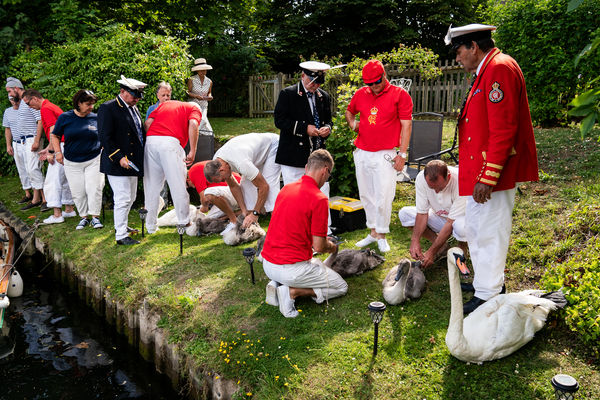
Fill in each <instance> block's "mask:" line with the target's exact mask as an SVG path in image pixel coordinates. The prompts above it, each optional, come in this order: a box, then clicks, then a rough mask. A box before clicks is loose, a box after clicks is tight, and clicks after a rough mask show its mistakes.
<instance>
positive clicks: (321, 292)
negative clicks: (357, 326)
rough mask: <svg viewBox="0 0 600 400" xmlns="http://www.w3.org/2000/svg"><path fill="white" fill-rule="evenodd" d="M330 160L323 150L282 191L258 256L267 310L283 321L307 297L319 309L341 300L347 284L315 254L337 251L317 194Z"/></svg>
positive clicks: (325, 210) (323, 204)
mask: <svg viewBox="0 0 600 400" xmlns="http://www.w3.org/2000/svg"><path fill="white" fill-rule="evenodd" d="M332 168H333V158H332V157H331V154H329V152H328V151H327V150H323V149H321V150H317V151H315V152H313V153H312V154H311V155H310V156H309V157H308V161H307V163H306V169H305V170H306V172H305V175H304V176H302V178H300V179H299V180H297V181H296V182H292V183H290V184H288V185H286V186H284V187H283V189H281V191H280V192H279V195H278V196H277V200H276V201H275V208H274V210H273V215H272V217H271V222H270V223H269V229H268V231H267V237H266V239H265V244H264V247H263V250H262V258H263V269H264V270H265V274H266V275H267V276H268V277H269V278H270V279H271V282H269V284H268V285H267V300H266V302H267V304H270V305H274V306H279V311H281V313H282V314H283V315H284V316H285V317H287V318H294V317H296V316H298V311H296V308H295V307H294V300H295V299H296V298H297V297H301V296H311V297H312V298H313V299H314V300H315V301H316V302H317V303H322V302H323V301H328V300H329V299H332V298H334V297H338V296H343V295H344V294H346V292H347V291H348V284H347V283H346V282H345V281H344V279H343V278H342V277H341V276H340V275H339V274H338V273H337V272H335V271H333V270H332V269H330V268H328V267H326V266H325V265H324V264H323V262H322V261H321V260H319V259H317V258H313V257H312V255H313V250H314V251H316V252H319V253H334V252H335V251H336V250H337V245H336V244H335V243H333V242H332V241H331V240H329V239H327V218H328V211H329V201H328V199H327V196H326V195H324V194H323V193H322V192H321V191H320V190H319V189H320V187H321V186H323V184H324V183H325V182H327V179H328V178H329V175H330V174H331V169H332Z"/></svg>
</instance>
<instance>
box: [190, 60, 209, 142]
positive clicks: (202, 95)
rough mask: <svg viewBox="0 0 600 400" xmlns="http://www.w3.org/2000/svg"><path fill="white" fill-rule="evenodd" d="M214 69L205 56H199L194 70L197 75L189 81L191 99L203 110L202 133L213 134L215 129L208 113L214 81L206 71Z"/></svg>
mask: <svg viewBox="0 0 600 400" xmlns="http://www.w3.org/2000/svg"><path fill="white" fill-rule="evenodd" d="M209 69H212V67H211V66H210V65H208V64H207V63H206V60H205V59H204V58H197V59H196V60H195V61H194V67H193V68H192V71H193V72H196V75H194V76H192V77H191V78H190V79H188V81H187V87H188V91H187V94H188V96H189V98H190V101H193V102H195V103H197V104H198V105H199V106H200V109H201V110H202V121H200V127H199V133H200V135H212V134H213V130H212V127H211V126H210V122H208V117H207V116H206V113H207V111H208V102H209V101H211V100H212V99H213V97H212V85H213V83H212V81H211V80H210V78H208V77H207V76H206V71H208V70H209Z"/></svg>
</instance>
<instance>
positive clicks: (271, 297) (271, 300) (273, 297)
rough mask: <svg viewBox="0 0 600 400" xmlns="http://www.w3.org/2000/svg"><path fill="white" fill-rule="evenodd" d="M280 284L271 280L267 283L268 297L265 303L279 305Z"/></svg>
mask: <svg viewBox="0 0 600 400" xmlns="http://www.w3.org/2000/svg"><path fill="white" fill-rule="evenodd" d="M278 286H279V283H278V282H275V281H270V282H269V283H267V298H266V299H265V303H267V304H269V305H271V306H275V307H277V306H279V301H278V300H277V287H278Z"/></svg>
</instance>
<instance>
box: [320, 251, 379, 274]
mask: <svg viewBox="0 0 600 400" xmlns="http://www.w3.org/2000/svg"><path fill="white" fill-rule="evenodd" d="M384 261H385V258H383V257H382V256H380V255H379V254H377V253H375V251H373V250H372V249H362V250H349V249H346V250H342V251H339V252H335V253H332V254H331V255H330V256H329V257H327V259H326V260H325V261H324V263H325V265H327V266H328V267H329V268H331V269H332V270H334V271H335V272H337V273H338V274H340V275H341V276H342V277H343V278H346V277H348V276H353V275H360V274H362V273H363V272H365V271H370V270H372V269H374V268H375V267H377V266H378V265H379V264H381V263H383V262H384Z"/></svg>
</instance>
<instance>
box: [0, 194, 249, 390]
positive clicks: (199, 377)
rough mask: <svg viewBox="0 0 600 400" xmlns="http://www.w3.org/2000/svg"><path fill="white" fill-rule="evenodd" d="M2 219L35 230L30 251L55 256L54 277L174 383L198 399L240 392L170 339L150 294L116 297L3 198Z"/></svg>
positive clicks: (21, 230)
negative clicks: (128, 300) (131, 299)
mask: <svg viewBox="0 0 600 400" xmlns="http://www.w3.org/2000/svg"><path fill="white" fill-rule="evenodd" d="M0 219H2V220H3V221H4V222H5V223H6V224H7V225H9V226H10V227H11V228H12V229H13V230H14V231H15V233H16V234H17V235H18V236H19V238H20V239H21V240H23V241H25V240H28V239H29V237H30V235H32V234H33V235H34V236H33V240H31V242H30V243H28V245H27V247H26V248H25V250H24V252H25V254H27V255H33V254H34V253H35V252H36V251H39V252H40V253H42V254H43V255H44V257H45V258H46V259H47V260H52V261H53V262H54V263H55V265H56V266H57V268H55V270H54V279H57V280H60V282H61V283H62V284H64V285H66V286H68V287H69V289H70V290H72V291H75V292H76V293H77V294H78V296H79V298H80V299H81V300H82V301H84V302H85V303H86V305H87V306H88V307H90V308H92V309H93V310H94V312H95V313H96V314H97V315H100V316H101V317H102V318H104V319H105V321H106V322H107V323H108V324H109V325H111V326H112V327H114V328H115V330H116V331H117V332H118V333H119V334H121V335H124V336H125V337H126V338H127V341H128V343H129V345H131V346H134V347H135V349H136V350H137V351H138V352H139V354H140V355H141V356H142V358H143V359H144V360H146V361H148V362H151V363H153V364H154V366H155V368H156V370H157V371H158V372H159V373H161V374H164V375H165V376H167V377H168V378H169V380H170V382H171V385H172V386H173V388H174V389H176V390H179V391H187V392H188V395H189V396H190V398H193V399H219V400H227V399H231V398H233V396H234V395H235V394H236V392H238V390H239V389H240V386H239V385H238V384H236V383H235V382H234V381H233V380H228V379H224V378H222V377H221V375H220V374H219V373H217V372H212V371H206V370H203V369H202V368H201V367H198V366H196V365H195V363H194V361H193V360H192V358H191V356H189V355H187V354H185V353H184V352H183V351H182V350H181V349H179V347H178V346H177V345H174V344H171V343H169V342H168V334H167V332H166V331H164V330H163V329H162V328H159V327H158V321H159V320H160V319H161V316H160V315H159V314H158V313H156V312H154V311H153V310H151V308H150V306H149V304H148V303H147V302H146V301H145V300H144V302H143V304H142V305H141V306H140V307H139V308H138V309H134V308H131V307H127V306H125V305H124V304H123V303H121V302H119V301H118V300H115V299H114V298H113V296H112V295H111V293H110V292H109V291H108V290H107V289H106V288H104V287H103V286H102V285H101V284H100V281H99V280H98V279H97V278H95V277H93V276H90V275H84V274H81V273H79V272H77V271H78V268H77V266H76V265H75V264H74V263H73V262H72V261H71V260H69V259H67V258H66V257H65V256H64V255H63V254H62V253H60V252H58V251H54V250H52V249H51V248H50V246H48V245H47V244H46V243H45V242H44V241H43V240H42V239H40V238H38V237H37V236H35V230H34V229H33V228H32V226H30V225H28V224H26V223H25V222H24V221H23V220H22V219H21V218H19V217H17V216H16V215H14V214H13V213H12V211H10V210H9V209H8V208H7V207H6V206H5V204H4V203H3V202H2V201H0Z"/></svg>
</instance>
